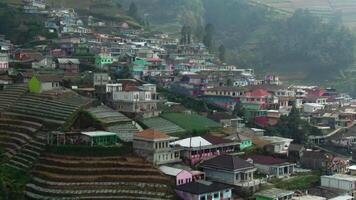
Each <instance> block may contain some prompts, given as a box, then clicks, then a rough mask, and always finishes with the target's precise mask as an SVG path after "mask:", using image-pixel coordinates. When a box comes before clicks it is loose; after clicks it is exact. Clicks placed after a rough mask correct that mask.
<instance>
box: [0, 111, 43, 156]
mask: <svg viewBox="0 0 356 200" xmlns="http://www.w3.org/2000/svg"><path fill="white" fill-rule="evenodd" d="M41 127H42V124H40V123H36V122H31V121H25V120H16V119H7V118H1V119H0V146H2V147H3V148H4V149H5V155H6V156H7V157H8V158H11V157H12V156H14V155H15V154H16V153H17V152H18V151H19V150H20V149H22V148H23V146H25V145H26V144H27V143H29V142H30V141H31V140H33V138H34V136H35V134H36V133H37V131H38V130H39V129H40V128H41Z"/></svg>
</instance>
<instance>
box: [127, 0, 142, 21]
mask: <svg viewBox="0 0 356 200" xmlns="http://www.w3.org/2000/svg"><path fill="white" fill-rule="evenodd" d="M127 14H128V16H130V17H132V18H133V19H135V20H137V21H140V20H141V17H140V15H139V13H138V8H137V6H136V4H135V2H132V3H131V4H130V7H129V10H128V11H127Z"/></svg>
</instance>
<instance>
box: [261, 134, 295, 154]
mask: <svg viewBox="0 0 356 200" xmlns="http://www.w3.org/2000/svg"><path fill="white" fill-rule="evenodd" d="M260 138H261V139H262V140H265V141H267V142H268V143H269V144H267V145H266V146H265V147H264V148H265V149H266V150H267V151H268V152H270V153H273V154H287V153H288V147H289V145H290V144H291V142H293V139H290V138H284V137H278V136H261V137H260Z"/></svg>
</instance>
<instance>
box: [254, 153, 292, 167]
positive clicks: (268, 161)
mask: <svg viewBox="0 0 356 200" xmlns="http://www.w3.org/2000/svg"><path fill="white" fill-rule="evenodd" d="M248 158H250V159H252V160H253V162H254V163H258V164H264V165H278V164H282V163H285V162H286V161H284V160H282V159H279V158H275V157H272V156H264V155H253V156H249V157H248Z"/></svg>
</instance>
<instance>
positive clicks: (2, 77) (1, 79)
mask: <svg viewBox="0 0 356 200" xmlns="http://www.w3.org/2000/svg"><path fill="white" fill-rule="evenodd" d="M13 83H14V80H13V79H12V78H11V77H10V76H9V75H7V74H0V89H1V88H2V87H4V86H7V85H11V84H13Z"/></svg>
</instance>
